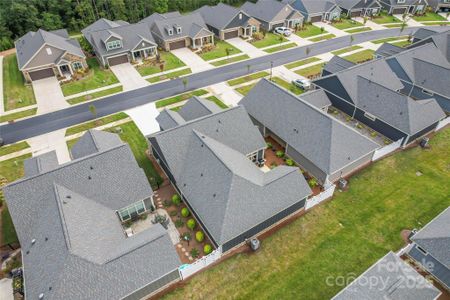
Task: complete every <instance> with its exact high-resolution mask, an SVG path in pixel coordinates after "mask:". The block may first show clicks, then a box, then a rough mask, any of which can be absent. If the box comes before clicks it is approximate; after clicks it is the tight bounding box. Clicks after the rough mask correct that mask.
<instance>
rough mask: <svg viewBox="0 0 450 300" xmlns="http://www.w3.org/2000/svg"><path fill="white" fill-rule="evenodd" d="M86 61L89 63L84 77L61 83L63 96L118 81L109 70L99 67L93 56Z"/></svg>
mask: <svg viewBox="0 0 450 300" xmlns="http://www.w3.org/2000/svg"><path fill="white" fill-rule="evenodd" d="M87 63H88V65H89V71H88V74H86V75H85V77H83V78H81V79H80V80H76V81H72V82H68V83H64V84H63V85H61V89H62V92H63V94H64V96H69V95H73V94H78V93H81V92H84V91H89V90H93V89H97V88H100V87H104V86H108V85H111V84H114V83H118V82H119V81H118V80H117V78H116V76H115V75H114V74H113V72H112V71H111V70H109V69H103V68H101V67H100V65H99V63H98V61H97V59H96V58H95V57H91V58H88V59H87Z"/></svg>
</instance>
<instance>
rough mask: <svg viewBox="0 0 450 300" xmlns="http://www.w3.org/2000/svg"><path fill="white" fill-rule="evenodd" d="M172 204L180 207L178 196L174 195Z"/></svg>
mask: <svg viewBox="0 0 450 300" xmlns="http://www.w3.org/2000/svg"><path fill="white" fill-rule="evenodd" d="M172 203H173V204H175V205H176V206H178V205H180V203H181V197H180V196H179V195H178V194H175V195H173V196H172Z"/></svg>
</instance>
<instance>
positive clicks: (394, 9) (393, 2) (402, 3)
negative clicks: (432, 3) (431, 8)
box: [378, 0, 427, 15]
mask: <svg viewBox="0 0 450 300" xmlns="http://www.w3.org/2000/svg"><path fill="white" fill-rule="evenodd" d="M378 1H379V2H380V4H381V6H382V7H383V9H384V10H386V11H387V12H388V14H390V15H393V14H397V15H403V14H412V15H413V14H416V13H420V12H424V11H425V9H426V7H427V2H426V0H378Z"/></svg>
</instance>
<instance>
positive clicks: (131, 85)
mask: <svg viewBox="0 0 450 300" xmlns="http://www.w3.org/2000/svg"><path fill="white" fill-rule="evenodd" d="M110 69H111V71H112V72H113V73H114V75H116V77H117V79H119V81H120V83H121V84H122V85H123V90H124V91H131V90H135V89H138V88H142V87H145V86H147V85H148V82H147V80H145V79H144V78H142V76H141V74H139V72H138V71H137V70H136V68H135V67H134V66H133V65H132V64H130V63H125V64H120V65H115V66H112V67H110Z"/></svg>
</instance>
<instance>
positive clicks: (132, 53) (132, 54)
mask: <svg viewBox="0 0 450 300" xmlns="http://www.w3.org/2000/svg"><path fill="white" fill-rule="evenodd" d="M131 57H132V58H133V59H132V60H135V59H136V58H135V57H134V51H131Z"/></svg>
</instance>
